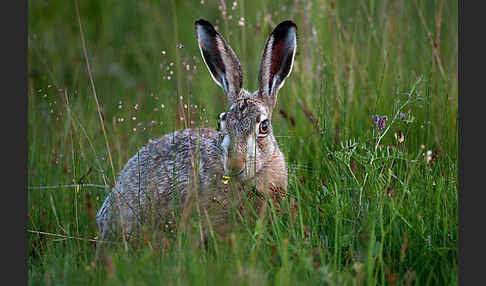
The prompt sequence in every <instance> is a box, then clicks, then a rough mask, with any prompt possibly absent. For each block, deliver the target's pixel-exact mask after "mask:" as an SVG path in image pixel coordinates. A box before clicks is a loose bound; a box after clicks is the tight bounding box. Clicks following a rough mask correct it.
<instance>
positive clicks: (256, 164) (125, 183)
mask: <svg viewBox="0 0 486 286" xmlns="http://www.w3.org/2000/svg"><path fill="white" fill-rule="evenodd" d="M196 33H197V37H198V43H199V47H200V50H201V54H202V56H203V59H204V61H205V63H206V65H207V67H208V69H209V71H210V73H211V76H212V78H213V79H214V80H215V81H216V83H217V84H218V85H220V86H221V87H222V88H223V91H224V92H225V94H226V97H227V100H228V104H229V109H228V111H227V112H225V113H223V114H222V115H221V116H220V122H219V125H220V128H219V129H218V131H216V130H213V129H207V128H194V129H186V130H179V131H175V132H173V133H171V134H167V135H165V136H163V137H161V138H159V139H158V140H155V141H153V142H151V143H149V144H147V145H146V146H144V147H142V148H141V149H140V150H139V151H138V152H137V153H136V154H135V155H134V156H133V157H132V158H131V159H130V160H129V161H128V162H127V164H126V166H125V167H124V168H123V170H122V171H121V173H120V175H119V178H118V181H117V183H116V187H115V188H114V189H113V190H112V192H111V193H110V194H109V195H108V197H107V198H106V200H105V202H104V203H103V205H102V207H101V208H100V210H99V211H98V214H97V216H96V219H97V224H98V228H99V231H100V233H101V237H102V238H103V239H106V238H107V237H108V236H109V235H110V234H112V233H113V232H120V231H122V232H123V233H124V234H125V235H127V236H131V235H136V234H138V233H139V231H140V225H141V224H144V223H149V224H150V225H153V226H155V227H158V225H161V224H164V223H165V221H166V220H167V219H168V217H169V214H170V213H171V211H172V210H173V209H174V208H175V207H177V208H179V207H180V208H181V209H182V210H184V209H186V208H187V207H189V206H191V205H192V203H193V202H196V201H197V203H198V205H199V207H200V208H201V209H203V210H204V211H207V213H210V214H211V215H212V217H211V219H210V220H211V223H212V224H215V225H218V224H219V225H221V224H223V223H224V218H225V215H226V214H227V213H226V211H227V210H228V209H229V208H230V206H234V205H237V204H238V203H239V200H240V199H241V198H242V196H241V192H242V190H243V189H244V188H243V187H244V186H245V185H246V184H256V188H257V190H259V191H260V192H261V193H263V194H264V195H270V197H272V198H275V197H278V196H281V195H284V194H285V192H286V189H287V168H286V165H285V158H284V156H283V154H282V152H281V151H280V149H279V148H278V144H277V141H276V140H275V136H274V135H273V131H272V126H271V116H272V110H273V108H274V106H275V104H276V100H277V92H278V89H279V88H280V87H281V86H282V85H283V82H284V81H285V79H286V77H287V76H288V75H289V74H290V71H291V68H292V64H293V59H294V55H295V49H296V26H295V24H294V23H293V22H291V21H285V22H282V23H281V24H279V25H278V26H277V27H276V28H275V29H274V31H273V32H272V34H271V35H270V38H269V40H268V41H267V44H266V45H265V49H264V53H263V57H262V64H261V68H260V74H259V81H260V82H259V89H258V90H257V91H255V92H254V93H250V92H248V91H247V90H245V89H243V88H242V82H243V78H242V71H241V67H240V63H239V60H238V59H237V57H236V55H235V54H234V52H233V50H232V49H231V48H230V46H229V45H228V44H227V43H226V41H225V40H224V38H223V37H222V36H221V35H220V34H219V33H218V32H216V30H215V29H214V27H213V26H212V25H211V24H210V23H209V22H207V21H205V20H199V21H197V22H196ZM264 121H265V122H264ZM223 176H228V177H230V178H231V179H230V183H229V184H225V183H224V182H223ZM214 206H215V207H214ZM211 210H217V211H211Z"/></svg>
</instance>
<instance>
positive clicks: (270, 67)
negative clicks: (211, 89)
mask: <svg viewBox="0 0 486 286" xmlns="http://www.w3.org/2000/svg"><path fill="white" fill-rule="evenodd" d="M196 32H197V38H198V43H199V48H200V50H201V54H202V56H203V58H204V62H205V63H206V66H207V67H208V69H209V71H210V73H211V76H212V78H213V79H214V81H215V82H216V83H217V84H218V85H219V86H220V87H221V88H222V89H223V91H224V93H225V94H226V98H227V100H228V104H229V110H228V111H227V112H223V113H221V114H220V115H219V118H218V119H219V120H218V125H220V126H219V131H220V135H221V136H220V138H221V142H220V144H221V147H222V149H223V152H224V156H225V166H224V167H225V171H226V172H228V173H229V174H231V175H237V176H238V177H239V178H241V179H249V178H252V177H253V176H255V174H257V173H258V172H259V171H260V170H261V169H262V168H263V166H264V165H265V163H266V162H268V161H270V160H271V159H272V156H275V154H276V152H278V153H280V151H279V149H278V145H277V141H276V140H275V137H274V135H273V130H272V123H271V119H272V111H273V109H274V107H275V105H276V103H277V93H278V90H279V89H280V88H281V87H282V85H283V84H284V81H285V79H286V78H287V76H288V75H289V74H290V72H291V70H292V64H293V62H294V56H295V49H296V44H297V35H296V32H297V26H296V25H295V23H293V22H292V21H284V22H282V23H280V24H279V25H277V27H275V29H274V30H273V32H272V33H271V34H270V37H269V38H268V40H267V42H266V44H265V47H264V50H263V56H262V60H261V65H260V73H259V75H258V85H259V86H258V90H256V91H255V92H253V93H250V92H248V91H247V90H246V89H244V88H243V73H242V70H241V66H240V62H239V60H238V58H237V57H236V55H235V53H234V52H233V50H232V49H231V47H230V46H229V45H228V44H227V43H226V41H225V40H224V38H223V37H222V36H221V35H220V34H219V33H218V32H217V31H216V30H215V29H214V27H213V26H212V25H211V24H210V23H209V22H208V21H205V20H198V21H196Z"/></svg>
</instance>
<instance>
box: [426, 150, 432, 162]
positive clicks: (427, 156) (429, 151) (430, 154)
mask: <svg viewBox="0 0 486 286" xmlns="http://www.w3.org/2000/svg"><path fill="white" fill-rule="evenodd" d="M425 160H426V161H427V164H428V163H430V161H432V150H428V151H427V153H426V155H425Z"/></svg>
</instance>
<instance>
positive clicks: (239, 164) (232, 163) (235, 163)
mask: <svg viewBox="0 0 486 286" xmlns="http://www.w3.org/2000/svg"><path fill="white" fill-rule="evenodd" d="M244 168H245V159H244V158H243V157H241V156H231V157H230V158H228V169H229V171H230V172H231V173H233V174H237V173H240V172H241V170H243V169H244Z"/></svg>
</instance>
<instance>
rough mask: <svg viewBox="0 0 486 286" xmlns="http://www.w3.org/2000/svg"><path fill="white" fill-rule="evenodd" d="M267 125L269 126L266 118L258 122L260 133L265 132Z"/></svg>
mask: <svg viewBox="0 0 486 286" xmlns="http://www.w3.org/2000/svg"><path fill="white" fill-rule="evenodd" d="M268 126H269V123H268V119H265V120H263V121H262V123H260V128H259V131H260V134H267V132H268Z"/></svg>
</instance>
